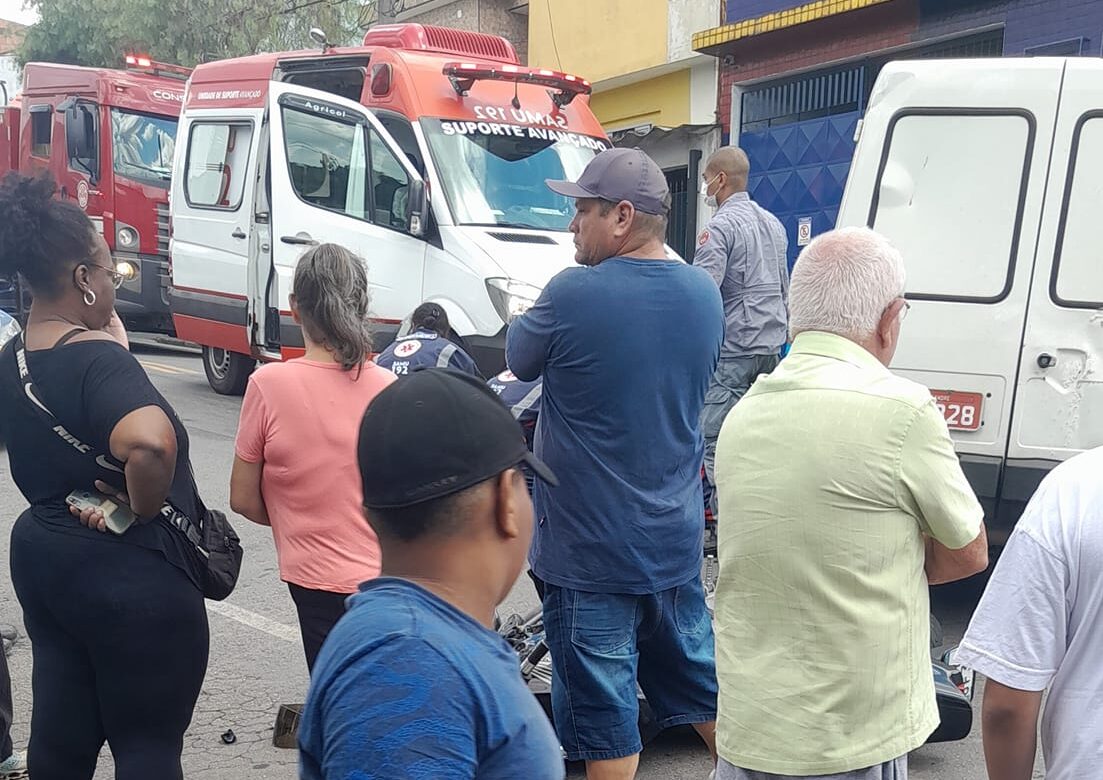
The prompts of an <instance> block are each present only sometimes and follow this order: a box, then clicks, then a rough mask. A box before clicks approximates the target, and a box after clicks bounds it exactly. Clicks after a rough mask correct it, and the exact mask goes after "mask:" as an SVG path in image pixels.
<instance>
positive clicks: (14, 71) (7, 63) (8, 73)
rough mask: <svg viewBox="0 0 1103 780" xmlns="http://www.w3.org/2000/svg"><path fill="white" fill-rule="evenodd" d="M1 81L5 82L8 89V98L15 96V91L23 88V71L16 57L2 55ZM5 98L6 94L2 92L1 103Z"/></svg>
mask: <svg viewBox="0 0 1103 780" xmlns="http://www.w3.org/2000/svg"><path fill="white" fill-rule="evenodd" d="M0 81H3V82H4V86H5V88H6V89H7V90H8V100H11V99H12V98H13V97H15V93H17V92H18V91H19V90H20V89H22V87H23V78H22V72H21V71H20V68H19V66H18V65H17V64H16V62H15V57H0ZM3 99H4V95H3V93H0V104H2V103H3Z"/></svg>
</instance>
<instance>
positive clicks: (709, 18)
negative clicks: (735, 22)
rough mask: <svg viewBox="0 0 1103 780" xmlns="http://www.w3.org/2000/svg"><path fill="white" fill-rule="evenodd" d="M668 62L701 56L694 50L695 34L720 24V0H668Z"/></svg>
mask: <svg viewBox="0 0 1103 780" xmlns="http://www.w3.org/2000/svg"><path fill="white" fill-rule="evenodd" d="M667 2H668V8H669V9H670V10H669V11H668V12H667V26H666V31H667V32H666V35H667V42H666V59H667V62H677V61H678V60H684V59H688V58H690V57H697V56H700V55H698V54H697V52H695V51H694V50H693V34H694V33H696V32H700V31H701V30H708V29H710V28H712V27H717V26H718V25H719V24H720V0H667Z"/></svg>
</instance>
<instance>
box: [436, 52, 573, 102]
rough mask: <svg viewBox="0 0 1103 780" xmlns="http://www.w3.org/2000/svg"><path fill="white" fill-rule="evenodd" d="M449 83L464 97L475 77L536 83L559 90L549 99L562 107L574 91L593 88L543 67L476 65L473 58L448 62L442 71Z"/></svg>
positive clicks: (476, 79)
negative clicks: (466, 60)
mask: <svg viewBox="0 0 1103 780" xmlns="http://www.w3.org/2000/svg"><path fill="white" fill-rule="evenodd" d="M441 72H442V73H444V75H445V76H447V77H448V80H449V81H450V82H451V83H452V88H453V89H454V90H456V94H457V95H460V96H461V97H464V96H466V95H467V93H468V92H469V91H470V90H471V87H472V86H473V85H474V84H475V82H476V81H482V80H487V81H512V82H513V83H515V84H538V85H540V86H543V87H551V88H552V89H555V90H558V91H557V92H556V93H555V94H553V95H552V102H553V103H555V105H556V106H558V107H559V108H562V107H563V106H565V105H567V104H568V103H570V102H571V101H572V100H574V99H575V96H576V95H589V94H590V93H591V92H592V91H593V87H591V86H590V82H588V81H586V79H580V78H579V77H578V76H572V75H570V74H569V73H560V72H559V71H555V70H546V69H544V68H523V67H521V66H519V65H477V64H475V63H473V62H449V63H448V64H447V65H445V66H444V70H443V71H441Z"/></svg>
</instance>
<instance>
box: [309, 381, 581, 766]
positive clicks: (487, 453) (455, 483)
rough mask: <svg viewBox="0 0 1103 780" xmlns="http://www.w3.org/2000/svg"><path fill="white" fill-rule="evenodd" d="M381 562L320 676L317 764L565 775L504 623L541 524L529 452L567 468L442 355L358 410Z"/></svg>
mask: <svg viewBox="0 0 1103 780" xmlns="http://www.w3.org/2000/svg"><path fill="white" fill-rule="evenodd" d="M358 448H359V460H360V474H361V479H362V482H363V487H364V506H365V512H366V514H367V518H368V522H369V523H370V524H371V527H372V528H373V529H374V530H375V533H376V534H377V535H378V537H379V544H380V547H381V548H382V550H383V576H382V577H380V578H379V579H376V580H371V581H369V582H366V583H364V584H363V585H362V586H361V587H360V592H359V593H357V594H355V595H353V596H350V597H349V601H348V611H347V612H346V614H345V616H344V617H343V618H341V621H340V622H339V623H338V624H337V626H336V627H335V628H334V629H333V631H332V633H330V635H329V637H328V639H327V640H326V644H325V646H324V647H323V648H322V652H321V654H320V655H319V657H318V661H317V664H316V665H315V667H314V673H313V675H312V677H311V687H310V694H309V696H308V697H307V704H306V709H305V710H304V712H303V719H302V724H301V726H300V729H299V747H300V750H301V754H300V755H301V759H300V770H301V777H302V778H304V780H323V778H329V779H330V780H337V778H340V779H341V780H344V779H345V778H352V777H364V778H368V777H378V778H406V777H409V778H415V777H425V778H430V777H432V778H450V779H451V778H476V777H477V778H479V780H484V779H485V780H494V779H496V778H500V779H501V780H506V779H507V778H516V777H519V776H524V777H526V778H534V779H535V780H561V778H563V776H564V768H563V761H562V758H561V753H560V750H559V744H558V742H557V741H556V738H555V733H554V732H553V731H552V728H551V724H549V723H548V719H547V717H546V716H545V715H544V712H543V710H542V709H541V708H540V705H539V704H538V703H537V702H536V699H535V698H534V697H533V695H532V694H531V693H530V692H529V690H528V688H527V687H526V686H525V684H524V682H523V681H522V680H521V675H520V672H519V669H518V662H517V656H516V655H515V654H514V652H513V650H512V649H510V647H509V645H507V644H506V643H505V641H504V640H503V639H502V638H501V637H500V636H498V634H496V633H495V632H494V631H493V630H491V626H492V624H493V621H494V609H495V607H496V606H497V605H498V604H499V603H500V602H501V601H502V599H504V598H505V596H506V595H507V594H508V593H509V590H510V588H512V587H513V584H514V582H515V581H516V580H517V577H518V575H519V574H520V571H521V568H522V566H523V564H524V560H525V553H526V552H527V551H528V547H529V542H530V540H531V538H532V527H533V514H532V502H531V500H530V499H529V494H528V490H527V489H526V487H525V479H524V476H523V475H522V473H521V470H520V468H519V466H520V465H521V464H522V463H525V464H527V465H528V466H529V467H530V468H531V469H532V470H533V471H534V472H535V473H536V475H537V476H538V477H539V478H540V479H542V480H546V481H547V482H549V484H551V483H554V482H555V477H554V476H553V475H552V473H551V472H550V471H549V470H548V467H547V466H545V465H544V464H543V463H542V462H540V461H539V460H537V459H536V458H535V457H534V456H533V455H532V454H531V453H530V452H529V451H528V449H527V447H526V446H525V441H524V437H523V435H522V433H521V429H520V426H519V425H518V424H517V421H516V420H514V419H513V417H512V416H511V415H510V413H509V410H508V409H506V408H505V407H504V406H503V405H502V403H501V402H500V401H499V400H498V399H497V397H495V395H494V393H493V392H492V391H491V390H490V389H489V388H487V387H486V385H485V384H484V383H483V382H482V381H481V380H479V379H477V378H475V377H472V376H469V375H466V374H461V373H459V372H455V371H450V370H443V369H428V370H426V371H419V372H417V373H414V374H411V375H410V376H409V377H408V378H406V379H404V380H403V381H401V382H396V383H394V384H392V385H391V386H390V387H388V388H387V389H386V390H384V391H383V392H382V393H380V394H379V395H378V396H376V398H375V400H373V401H372V403H371V404H370V405H369V406H368V410H367V412H366V413H365V415H364V420H363V422H362V423H361V426H360V440H359V445H358Z"/></svg>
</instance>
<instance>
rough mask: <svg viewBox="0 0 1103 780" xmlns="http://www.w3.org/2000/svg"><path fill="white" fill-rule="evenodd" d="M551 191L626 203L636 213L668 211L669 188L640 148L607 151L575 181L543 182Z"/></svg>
mask: <svg viewBox="0 0 1103 780" xmlns="http://www.w3.org/2000/svg"><path fill="white" fill-rule="evenodd" d="M545 184H547V185H548V188H549V189H550V190H551V191H552V192H557V193H559V194H560V195H565V196H567V197H568V198H602V199H603V200H611V201H612V202H613V203H620V202H621V201H622V200H626V201H628V202H629V203H631V204H632V205H633V206H634V207H635V209H636V211H642V212H643V213H644V214H654V215H656V216H665V215H666V214H668V213H669V212H670V187H669V186H668V185H667V183H666V176H664V175H663V172H662V170H661V169H660V168H659V166H658V165H656V164H655V161H654V160H652V159H651V158H650V157H648V156H647V155H646V154H644V153H643V152H642V151H640V150H639V149H627V148H622V149H606V150H605V151H604V152H598V153H597V154H596V155H594V159H592V160H590V162H589V164H587V166H586V168H585V169H584V170H583V171H582V175H581V176H579V177H578V181H577V182H574V181H558V180H555V179H546V180H545Z"/></svg>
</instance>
